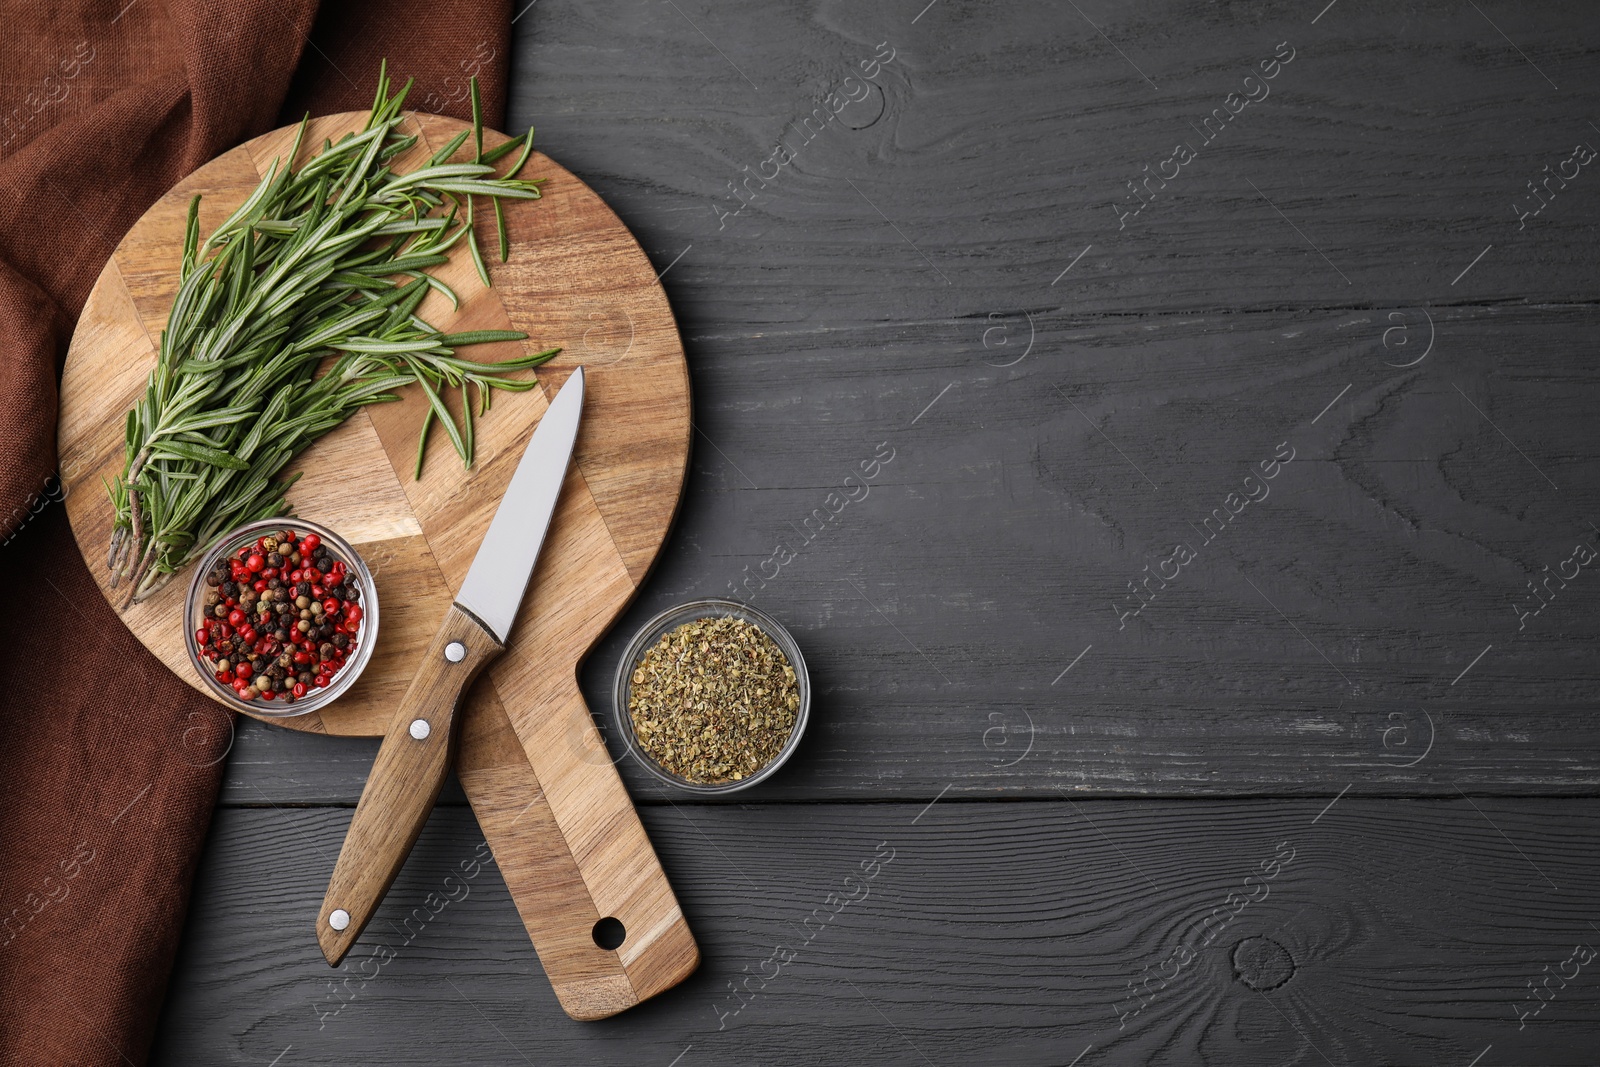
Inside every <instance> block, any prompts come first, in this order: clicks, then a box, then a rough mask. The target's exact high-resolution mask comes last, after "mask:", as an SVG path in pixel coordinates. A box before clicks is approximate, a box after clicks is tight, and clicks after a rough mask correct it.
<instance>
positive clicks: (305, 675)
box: [294, 671, 317, 685]
mask: <svg viewBox="0 0 1600 1067" xmlns="http://www.w3.org/2000/svg"><path fill="white" fill-rule="evenodd" d="M316 677H317V676H316V675H315V674H312V673H311V672H310V671H301V672H300V673H299V674H297V675H295V676H294V680H295V681H297V682H302V683H304V684H305V685H310V684H311V683H312V682H313V681H315V680H316Z"/></svg>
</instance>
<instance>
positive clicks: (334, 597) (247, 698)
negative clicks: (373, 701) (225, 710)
mask: <svg viewBox="0 0 1600 1067" xmlns="http://www.w3.org/2000/svg"><path fill="white" fill-rule="evenodd" d="M184 634H185V639H186V641H187V644H188V648H189V660H190V662H192V663H193V664H194V666H195V669H196V670H197V671H199V672H200V677H201V678H202V679H203V680H204V682H205V685H206V688H207V689H208V690H209V691H210V692H211V693H212V694H213V695H214V696H216V698H217V699H218V700H221V701H222V702H223V703H224V704H227V705H228V706H229V707H233V708H238V709H240V710H244V711H248V712H249V713H250V714H252V715H260V716H267V717H280V718H281V717H287V716H290V715H304V714H306V713H307V712H311V711H315V710H316V709H318V708H320V707H323V706H325V705H326V704H328V703H330V702H332V701H333V700H335V699H337V698H338V696H339V694H341V693H343V692H344V691H345V690H346V689H349V688H350V687H351V686H352V685H354V684H355V681H356V679H357V678H358V677H360V675H361V671H362V669H363V668H365V667H366V665H367V660H369V659H370V658H371V657H372V647H373V644H374V641H375V639H376V638H377V636H378V597H377V590H376V587H375V586H374V584H373V581H372V574H371V573H370V572H369V571H368V570H367V566H366V564H365V563H363V562H362V560H361V557H360V555H358V554H357V552H356V550H355V549H354V548H353V547H351V545H350V543H349V542H348V541H346V540H345V539H344V538H342V537H340V536H339V535H338V534H336V533H334V532H333V531H332V530H330V529H328V528H327V527H325V526H321V525H319V524H317V523H314V522H307V521H306V520H304V519H264V520H262V521H260V522H252V523H247V524H245V525H244V526H240V527H239V528H238V529H236V530H234V531H232V532H231V533H229V534H227V535H226V536H224V537H222V538H221V539H220V540H218V541H217V543H216V544H215V545H214V546H213V547H212V549H211V551H209V552H207V553H206V555H205V557H204V558H203V559H201V560H200V563H199V564H198V565H197V566H196V568H195V573H194V578H193V580H192V581H191V582H190V584H189V596H188V600H187V602H186V603H185V605H184Z"/></svg>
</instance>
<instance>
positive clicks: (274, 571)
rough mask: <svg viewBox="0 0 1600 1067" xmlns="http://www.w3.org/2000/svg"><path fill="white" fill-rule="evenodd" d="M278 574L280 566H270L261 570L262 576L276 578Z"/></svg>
mask: <svg viewBox="0 0 1600 1067" xmlns="http://www.w3.org/2000/svg"><path fill="white" fill-rule="evenodd" d="M277 576H278V568H276V567H268V568H267V569H266V570H264V571H262V572H261V577H263V578H276V577H277Z"/></svg>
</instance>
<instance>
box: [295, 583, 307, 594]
mask: <svg viewBox="0 0 1600 1067" xmlns="http://www.w3.org/2000/svg"><path fill="white" fill-rule="evenodd" d="M294 595H295V596H310V595H311V583H310V582H301V583H300V584H299V585H297V586H295V587H294Z"/></svg>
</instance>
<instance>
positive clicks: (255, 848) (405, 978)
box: [152, 793, 1600, 1067]
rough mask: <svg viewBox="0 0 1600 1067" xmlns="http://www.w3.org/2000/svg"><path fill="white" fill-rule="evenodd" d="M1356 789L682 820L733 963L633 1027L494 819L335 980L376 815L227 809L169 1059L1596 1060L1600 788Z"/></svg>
mask: <svg viewBox="0 0 1600 1067" xmlns="http://www.w3.org/2000/svg"><path fill="white" fill-rule="evenodd" d="M1332 799H1333V796H1332V795H1331V794H1330V795H1329V796H1326V797H1316V798H1302V799H1296V800H1278V801H1200V802H1184V801H1087V802H1059V801H1058V802H1054V803H1046V802H1026V801H1025V802H1019V803H1013V804H992V803H983V802H953V801H951V800H950V799H948V798H947V799H946V800H943V801H940V802H939V803H938V804H936V805H934V806H933V807H932V808H931V809H928V810H926V811H924V807H923V805H919V804H874V805H859V804H848V805H831V804H766V805H750V806H746V807H743V808H733V807H711V808H707V807H694V806H690V805H685V806H683V807H681V808H680V809H672V808H652V809H649V810H647V811H646V813H645V815H646V820H647V822H648V824H649V827H650V831H651V836H652V837H653V839H654V840H656V841H657V842H658V843H659V845H660V849H661V854H662V858H663V861H664V862H665V863H666V865H667V867H668V869H669V870H670V871H671V872H672V874H673V878H674V881H675V882H676V884H677V885H678V886H679V888H680V891H681V893H682V896H683V901H684V906H685V910H686V911H687V912H688V914H689V915H690V917H691V919H692V920H693V922H694V924H695V927H696V930H697V931H698V932H699V934H700V939H701V943H702V945H703V946H704V949H705V953H706V960H705V963H704V965H703V967H702V968H701V970H700V972H699V973H697V974H696V975H695V976H694V977H693V978H691V979H690V980H689V981H688V982H686V983H685V984H684V985H683V986H681V987H680V988H679V989H678V990H675V991H674V992H673V993H672V994H671V995H669V996H667V997H662V998H658V999H656V1000H653V1001H651V1002H650V1003H648V1004H646V1005H643V1006H641V1007H640V1008H639V1009H638V1010H636V1011H632V1012H629V1013H627V1014H626V1015H622V1016H619V1017H618V1018H616V1019H615V1020H612V1021H610V1022H607V1023H605V1024H602V1025H600V1026H580V1025H577V1024H574V1023H572V1022H570V1021H568V1020H567V1019H565V1018H563V1017H562V1014H561V1009H560V1007H559V1005H558V1004H557V1002H556V1001H555V999H554V998H553V997H552V996H551V993H550V991H549V989H548V988H547V987H546V986H545V984H544V983H543V982H542V981H541V980H540V979H539V976H538V973H537V964H536V963H535V961H534V958H533V955H532V953H531V952H529V951H528V949H527V946H526V943H525V942H523V941H521V939H520V937H517V936H515V935H516V931H517V925H518V921H517V917H516V914H515V910H514V909H513V908H512V906H511V901H510V900H508V899H507V892H506V889H505V887H504V885H503V883H502V882H501V880H500V876H499V874H498V873H497V871H496V870H495V868H494V867H492V866H490V865H488V864H484V866H483V869H482V870H481V871H480V872H479V873H477V874H476V875H475V876H474V875H473V874H472V872H473V870H474V867H473V866H472V865H471V862H470V861H471V860H472V858H473V857H474V855H475V853H474V847H473V846H474V844H475V842H476V841H477V838H476V837H474V836H472V835H471V834H470V828H471V823H470V819H469V818H468V816H467V814H466V812H465V811H462V810H461V809H454V810H450V809H439V810H438V812H437V813H436V815H435V817H434V820H433V821H432V823H431V824H430V826H429V828H428V830H427V831H426V832H425V833H424V835H423V838H422V840H421V841H420V842H419V843H418V846H417V851H416V856H417V862H415V863H413V864H412V865H410V866H408V867H407V869H406V871H405V872H404V873H403V874H402V876H401V879H400V881H399V882H397V883H396V885H395V887H394V889H393V890H392V891H391V893H390V895H389V898H388V899H387V900H386V902H385V903H384V905H383V907H382V909H380V911H379V914H378V918H377V920H376V921H375V922H374V924H373V926H372V928H371V929H372V930H373V931H374V943H373V944H372V945H370V946H369V945H365V944H364V945H363V947H361V948H358V950H357V952H356V953H355V954H352V956H351V957H350V958H349V960H347V961H346V963H345V965H344V966H343V967H342V968H341V969H340V971H339V972H337V973H336V974H334V975H332V976H330V975H329V974H328V971H327V967H326V965H325V964H324V963H323V962H322V960H321V957H320V956H319V955H318V954H317V953H316V951H315V949H314V948H312V947H311V946H310V945H309V944H308V943H306V941H305V939H304V938H301V937H298V936H293V935H291V934H288V933H286V931H291V930H294V929H297V928H298V927H297V920H296V919H295V916H296V915H300V914H303V913H304V911H305V910H306V909H307V908H308V907H309V906H311V904H312V902H314V901H315V900H316V899H317V898H318V897H319V895H320V894H321V892H322V878H323V877H325V876H326V872H327V870H328V868H329V866H330V864H331V857H328V856H324V855H321V854H319V852H318V850H317V848H316V847H315V844H314V843H315V842H316V841H317V840H322V839H326V838H328V837H330V836H335V835H337V833H338V832H339V831H340V829H342V827H343V826H344V824H345V823H346V822H347V821H348V812H340V811H334V810H327V809H319V810H304V809H282V810H274V809H271V808H257V809H250V810H240V809H224V810H223V811H221V812H219V815H218V824H217V829H216V835H215V843H214V845H213V847H212V849H211V850H210V852H209V854H208V857H207V861H206V865H205V867H204V869H203V870H202V872H201V874H200V880H199V883H198V885H197V887H196V890H197V891H196V894H195V901H196V903H195V907H194V912H193V914H192V916H191V919H190V924H189V930H188V935H187V937H186V939H185V944H184V948H183V950H182V956H181V957H180V961H179V965H178V978H177V980H176V982H175V984H174V988H173V991H172V993H171V996H170V998H169V1002H168V1007H167V1010H166V1014H165V1017H164V1018H163V1021H162V1027H161V1035H162V1036H161V1038H160V1039H159V1041H158V1044H157V1047H156V1051H155V1054H154V1056H153V1059H152V1062H154V1063H160V1064H164V1063H185V1062H198V1061H202V1060H203V1061H204V1062H207V1063H218V1064H234V1063H237V1064H263V1063H269V1062H271V1060H272V1057H274V1056H277V1055H278V1054H280V1053H282V1052H283V1051H284V1049H285V1048H287V1047H289V1046H293V1048H292V1051H290V1052H289V1053H288V1054H287V1055H285V1057H284V1060H283V1063H285V1064H287V1063H289V1062H291V1060H292V1061H293V1062H297V1063H306V1064H311V1063H330V1064H331V1063H339V1062H349V1061H350V1059H351V1058H352V1057H354V1058H357V1059H360V1060H362V1061H364V1062H375V1063H376V1062H383V1063H395V1064H418V1065H422V1064H434V1063H438V1062H441V1060H442V1059H444V1058H446V1057H447V1058H448V1060H449V1062H451V1063H459V1064H464V1065H510V1064H523V1063H524V1062H532V1063H608V1064H615V1063H644V1064H657V1065H660V1067H666V1065H668V1064H670V1063H672V1062H673V1060H674V1058H676V1057H679V1056H680V1055H681V1056H682V1057H683V1058H682V1060H681V1061H680V1062H679V1067H692V1065H697V1064H698V1065H707V1067H716V1065H730V1067H731V1065H735V1064H751V1063H796V1064H809V1063H848V1064H858V1063H863V1064H864V1063H873V1062H877V1063H891V1064H907V1065H909V1064H922V1063H924V1062H925V1061H924V1059H923V1056H925V1057H926V1062H931V1063H933V1064H936V1065H938V1067H956V1065H960V1064H972V1063H984V1062H993V1063H1004V1064H1006V1065H1008V1067H1011V1065H1015V1067H1064V1065H1066V1064H1069V1063H1071V1062H1072V1061H1073V1059H1074V1057H1077V1056H1079V1055H1080V1054H1082V1053H1084V1051H1085V1049H1086V1048H1088V1047H1090V1046H1092V1051H1089V1052H1088V1053H1087V1055H1084V1056H1083V1059H1082V1060H1081V1061H1080V1064H1079V1067H1093V1065H1095V1064H1099V1065H1103V1067H1118V1065H1129V1067H1132V1065H1141V1067H1143V1065H1149V1064H1158V1065H1160V1064H1173V1065H1181V1064H1193V1063H1198V1062H1205V1063H1218V1064H1223V1063H1226V1064H1239V1065H1241V1067H1256V1065H1259V1067H1267V1065H1272V1067H1282V1065H1284V1064H1292V1065H1298V1067H1309V1065H1312V1064H1319V1065H1325V1064H1328V1063H1332V1064H1336V1065H1339V1067H1343V1065H1345V1064H1396V1065H1398V1064H1405V1065H1422V1064H1456V1065H1459V1067H1466V1065H1467V1064H1469V1063H1471V1062H1472V1059H1473V1057H1474V1056H1476V1055H1478V1054H1479V1053H1480V1052H1482V1051H1483V1049H1484V1048H1485V1046H1487V1045H1490V1044H1492V1045H1493V1046H1494V1048H1493V1052H1491V1053H1490V1055H1489V1056H1487V1057H1485V1058H1484V1060H1483V1061H1482V1063H1481V1064H1480V1065H1479V1067H1483V1065H1484V1064H1490V1063H1493V1064H1532V1063H1538V1064H1584V1063H1590V1062H1592V1060H1593V1054H1592V1053H1593V1046H1592V1041H1591V1039H1592V1034H1593V1027H1594V1022H1593V1019H1594V1014H1595V1012H1596V1010H1600V979H1597V977H1596V976H1595V974H1594V973H1593V971H1594V967H1595V965H1596V964H1595V963H1591V964H1590V966H1588V967H1586V968H1584V969H1583V971H1582V973H1581V974H1580V975H1579V976H1578V977H1577V978H1576V979H1573V980H1570V981H1568V982H1567V984H1566V985H1565V987H1564V988H1560V987H1558V986H1557V984H1556V983H1555V982H1552V988H1554V989H1556V990H1557V992H1556V995H1555V997H1554V999H1553V1000H1550V1002H1549V1003H1548V1004H1547V1006H1546V1007H1545V1008H1544V1010H1543V1011H1542V1012H1540V1013H1539V1015H1538V1016H1537V1017H1535V1018H1531V1019H1529V1020H1527V1024H1526V1026H1525V1027H1524V1028H1522V1029H1519V1019H1518V1016H1517V1014H1516V1013H1515V1011H1514V1010H1513V1008H1514V1007H1519V1006H1520V1007H1523V1008H1524V1010H1527V1007H1526V1006H1528V1005H1531V1004H1532V1003H1534V1001H1532V1000H1530V999H1529V990H1528V987H1527V983H1528V981H1530V980H1533V981H1534V982H1535V984H1536V985H1537V984H1538V982H1539V980H1540V979H1541V978H1542V976H1543V975H1544V974H1545V973H1547V972H1546V971H1545V970H1544V968H1545V967H1546V965H1548V967H1549V972H1555V971H1556V970H1557V968H1558V966H1559V965H1560V964H1561V963H1562V962H1563V961H1565V960H1566V959H1568V957H1569V954H1570V953H1571V951H1572V948H1573V946H1574V945H1575V944H1579V943H1583V944H1588V945H1591V946H1593V945H1596V944H1597V942H1600V934H1597V933H1596V932H1595V930H1594V929H1593V928H1592V927H1591V926H1590V922H1591V921H1592V920H1593V919H1594V914H1593V904H1592V899H1591V895H1590V894H1589V893H1588V892H1587V890H1586V889H1585V886H1586V885H1588V884H1589V883H1590V882H1592V881H1593V879H1594V878H1595V877H1596V876H1600V870H1597V868H1596V864H1597V862H1600V861H1597V857H1596V853H1595V850H1594V849H1593V848H1592V842H1593V836H1594V831H1593V827H1594V821H1595V817H1596V814H1597V812H1596V802H1595V801H1592V800H1583V801H1549V800H1537V799H1531V800H1530V799H1515V800H1487V799H1484V800H1477V801H1473V802H1470V803H1469V802H1468V801H1465V800H1462V799H1461V798H1460V797H1457V799H1455V800H1453V801H1427V800H1376V799H1370V798H1366V797H1362V796H1360V795H1358V794H1357V793H1351V794H1348V795H1346V796H1345V797H1343V798H1342V799H1340V800H1339V801H1338V803H1337V804H1334V805H1333V806H1332V808H1331V809H1329V810H1327V812H1326V814H1322V812H1323V810H1324V809H1325V808H1327V807H1328V802H1329V801H1330V800H1332ZM1502 832H1503V834H1504V836H1502ZM1291 853H1292V855H1291ZM1279 856H1283V857H1287V862H1286V863H1285V862H1283V861H1281V860H1280V861H1277V865H1276V874H1274V875H1272V876H1271V877H1267V873H1268V872H1269V871H1271V870H1273V869H1274V868H1273V866H1272V861H1273V859H1274V857H1279ZM873 857H885V858H887V862H885V860H884V859H878V860H876V861H874V860H873ZM873 862H876V864H877V866H876V872H877V873H876V874H875V875H870V876H869V874H868V873H867V872H868V871H871V870H872V869H873V867H872V863H873ZM464 863H465V864H466V865H465V866H463V864H464ZM863 863H867V867H866V868H865V869H864V868H863V866H862V865H863ZM1263 863H1267V864H1268V866H1267V867H1266V868H1265V869H1264V868H1263ZM1546 877H1548V878H1549V879H1550V881H1546ZM1552 883H1553V886H1552ZM1241 896H1243V897H1248V898H1255V899H1251V900H1250V901H1249V903H1247V904H1245V905H1244V906H1243V907H1240V906H1239V900H1240V898H1241ZM844 901H849V902H848V903H845V902H844ZM1219 909H1220V910H1221V915H1222V916H1226V917H1227V919H1226V921H1223V919H1222V918H1221V917H1217V918H1210V917H1211V916H1213V915H1214V913H1217V912H1218V910H1219ZM1208 935H1209V940H1208ZM1261 939H1266V940H1270V942H1271V943H1272V944H1273V945H1276V946H1278V948H1279V949H1281V953H1282V954H1281V955H1280V954H1278V953H1277V952H1276V951H1274V953H1273V955H1271V956H1267V957H1266V958H1265V959H1262V958H1261V956H1263V955H1264V954H1258V955H1257V956H1256V957H1254V958H1252V957H1251V956H1250V951H1251V947H1252V946H1254V945H1259V944H1261ZM1185 945H1188V946H1190V947H1191V948H1192V950H1193V952H1194V957H1193V958H1192V959H1187V961H1186V962H1185V963H1184V964H1183V965H1182V966H1181V967H1179V966H1178V964H1177V963H1176V962H1171V963H1169V962H1167V961H1169V960H1174V959H1178V960H1182V959H1185V957H1184V956H1183V955H1182V954H1181V953H1180V952H1179V950H1180V947H1181V946H1185ZM1241 946H1244V948H1243V949H1242V950H1241ZM780 947H781V948H782V949H783V950H785V951H784V952H781V953H779V954H777V955H776V956H775V955H774V954H775V950H778V949H779V948H780ZM791 953H792V958H787V957H788V956H789V955H790V954H791ZM769 960H774V961H783V962H782V965H781V967H779V966H778V963H777V962H772V963H765V965H764V961H769ZM1596 963H1600V961H1596ZM775 969H776V970H777V972H778V973H777V974H776V975H774V973H773V972H774V970H775ZM1175 972H1176V973H1175ZM1568 973H1569V974H1570V968H1569V969H1568ZM1163 975H1165V980H1163V978H1162V976H1163ZM1247 977H1248V978H1249V979H1250V980H1252V981H1255V982H1257V983H1258V984H1259V985H1260V986H1262V987H1263V988H1259V989H1258V988H1253V987H1252V986H1250V985H1248V984H1247V983H1246V978H1247ZM1147 981H1148V985H1146V982H1147ZM730 986H736V987H739V988H740V989H741V990H742V994H741V995H739V996H736V995H735V994H734V992H732V991H731V990H730ZM1268 987H1270V988H1268ZM1141 988H1143V989H1144V992H1143V996H1142V998H1141V997H1140V996H1139V995H1138V994H1137V992H1136V991H1138V990H1140V989H1141ZM1136 1009H1138V1010H1137V1013H1135V1011H1136ZM691 1046H692V1048H691ZM686 1049H687V1050H688V1051H687V1054H685V1050H686ZM919 1051H920V1053H921V1055H919Z"/></svg>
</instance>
